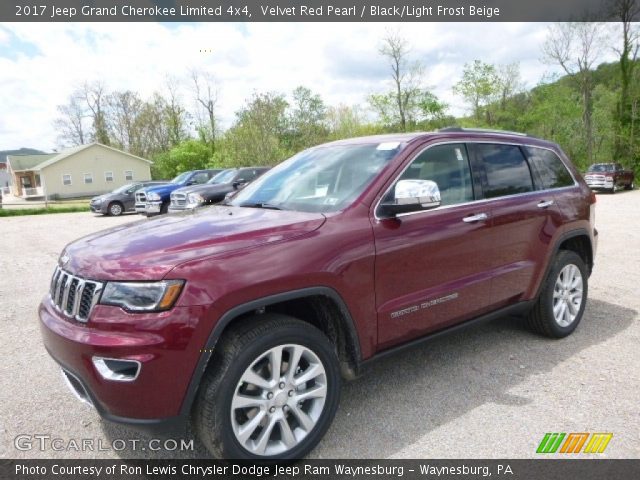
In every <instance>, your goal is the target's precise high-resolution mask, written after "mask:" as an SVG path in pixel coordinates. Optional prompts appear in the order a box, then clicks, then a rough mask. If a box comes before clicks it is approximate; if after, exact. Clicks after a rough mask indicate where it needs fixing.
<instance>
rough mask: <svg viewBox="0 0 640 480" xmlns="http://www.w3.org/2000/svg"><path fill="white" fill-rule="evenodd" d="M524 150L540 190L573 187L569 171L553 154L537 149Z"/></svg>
mask: <svg viewBox="0 0 640 480" xmlns="http://www.w3.org/2000/svg"><path fill="white" fill-rule="evenodd" d="M525 150H526V152H527V155H528V157H529V164H530V165H531V169H532V170H533V172H534V174H535V176H536V183H537V184H538V186H539V189H540V190H542V189H548V188H562V187H569V186H571V185H573V178H572V177H571V174H570V173H569V170H567V167H566V166H565V165H564V163H563V162H562V160H560V158H559V157H558V155H556V154H555V152H553V151H551V150H547V149H545V148H537V147H526V148H525Z"/></svg>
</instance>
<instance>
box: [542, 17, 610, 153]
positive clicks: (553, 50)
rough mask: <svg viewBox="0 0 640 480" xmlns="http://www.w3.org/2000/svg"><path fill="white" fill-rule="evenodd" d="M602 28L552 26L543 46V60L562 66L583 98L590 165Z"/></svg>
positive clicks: (584, 24) (574, 24) (593, 24)
mask: <svg viewBox="0 0 640 480" xmlns="http://www.w3.org/2000/svg"><path fill="white" fill-rule="evenodd" d="M603 36H604V35H603V29H602V25H601V24H600V23H596V22H570V23H556V24H553V25H551V26H550V27H549V31H548V35H547V39H546V41H545V43H544V45H543V47H542V51H543V55H544V60H545V61H547V62H548V63H555V64H557V65H559V66H560V67H561V68H562V69H563V70H564V72H565V73H566V74H567V75H568V76H569V77H571V78H572V79H573V80H574V82H575V84H576V85H577V87H578V90H579V91H580V95H581V97H582V122H583V126H584V132H585V143H586V146H587V160H588V163H589V164H591V163H593V146H594V140H593V121H592V119H593V89H594V82H593V74H592V69H593V67H594V65H595V63H596V61H597V60H598V59H599V58H600V54H601V48H602V45H603V43H604V41H603V40H604V38H603Z"/></svg>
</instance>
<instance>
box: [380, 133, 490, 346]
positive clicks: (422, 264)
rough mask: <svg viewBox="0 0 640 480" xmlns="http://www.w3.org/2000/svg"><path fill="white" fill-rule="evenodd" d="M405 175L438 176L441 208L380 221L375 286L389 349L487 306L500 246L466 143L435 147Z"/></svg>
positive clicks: (383, 336) (416, 159) (417, 158)
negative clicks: (491, 263)
mask: <svg viewBox="0 0 640 480" xmlns="http://www.w3.org/2000/svg"><path fill="white" fill-rule="evenodd" d="M402 179H423V180H432V181H435V182H436V183H437V184H438V187H439V189H440V192H441V198H442V204H441V206H440V207H438V208H435V209H432V210H425V211H420V212H413V213H410V214H401V215H399V216H397V217H395V218H378V216H377V215H376V218H375V219H373V221H372V224H373V232H374V237H375V247H376V263H375V288H376V307H377V311H378V340H379V342H378V343H379V345H380V348H381V349H384V348H388V347H390V346H392V345H394V344H397V343H401V342H404V341H406V340H410V339H411V338H415V337H419V336H421V335H424V334H426V333H429V332H432V331H435V330H439V329H442V328H445V327H447V326H449V325H452V324H455V323H458V322H461V321H463V320H465V319H468V318H471V317H473V316H476V315H478V314H480V313H482V312H483V311H485V310H486V307H487V303H488V301H489V295H490V287H491V275H490V272H488V269H487V259H488V255H489V254H490V253H491V251H492V245H491V243H490V242H489V241H488V235H489V224H490V217H489V215H488V214H487V211H486V205H484V204H482V202H476V201H475V200H476V198H477V196H476V194H475V193H474V185H473V181H472V177H471V169H470V165H469V158H468V155H467V149H466V146H465V144H464V143H447V144H441V145H434V146H430V147H427V148H426V149H424V150H423V151H422V152H420V153H418V154H417V155H416V156H415V157H414V158H413V160H412V161H411V163H410V164H409V165H408V167H407V168H406V169H405V170H404V171H403V172H402V173H401V174H400V175H398V177H397V178H396V179H395V180H394V183H393V184H392V186H391V187H390V189H389V190H388V191H387V193H386V194H385V195H384V196H383V198H382V201H385V200H386V199H387V197H390V198H392V196H393V194H394V188H395V184H396V183H397V181H398V180H402Z"/></svg>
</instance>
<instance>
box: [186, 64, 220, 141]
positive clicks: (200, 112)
mask: <svg viewBox="0 0 640 480" xmlns="http://www.w3.org/2000/svg"><path fill="white" fill-rule="evenodd" d="M191 79H192V81H193V85H194V90H195V100H196V121H197V122H198V125H197V129H198V133H199V134H200V136H201V138H202V139H203V140H204V141H206V142H207V143H209V144H210V145H211V148H212V150H214V149H215V143H216V128H217V123H216V106H217V103H218V88H217V85H216V81H215V78H214V77H213V75H211V74H209V73H206V72H201V71H198V70H193V71H192V72H191Z"/></svg>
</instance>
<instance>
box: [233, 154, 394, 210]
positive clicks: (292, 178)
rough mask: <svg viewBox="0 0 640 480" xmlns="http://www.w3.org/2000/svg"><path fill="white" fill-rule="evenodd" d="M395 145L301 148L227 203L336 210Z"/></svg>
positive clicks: (384, 162) (352, 196)
mask: <svg viewBox="0 0 640 480" xmlns="http://www.w3.org/2000/svg"><path fill="white" fill-rule="evenodd" d="M399 150H400V144H399V143H397V142H394V143H380V144H378V143H375V144H365V145H331V146H325V147H317V148H313V149H310V150H305V151H304V152H301V153H299V154H298V155H296V156H294V157H292V158H290V159H289V160H287V161H285V162H283V163H281V164H280V165H278V166H277V167H274V168H273V169H271V170H270V171H268V172H267V173H265V174H264V175H262V176H261V177H260V178H259V179H257V180H255V181H254V182H253V183H251V184H249V186H247V187H246V188H245V189H244V190H242V191H241V192H239V193H238V194H237V195H236V196H235V197H234V198H233V200H232V201H230V202H229V204H230V205H233V206H237V207H266V208H269V207H271V208H278V209H282V210H298V211H303V212H321V213H324V212H334V211H338V210H341V209H343V208H345V207H347V206H348V205H349V204H351V203H352V202H353V201H354V200H355V199H356V198H357V197H358V196H359V195H360V194H361V193H362V192H363V191H364V189H365V188H366V187H367V185H369V183H371V181H372V180H373V178H374V177H375V176H376V175H377V174H378V173H379V172H380V171H381V170H382V168H383V167H384V166H385V165H387V163H388V162H389V161H390V160H391V159H392V158H393V157H394V156H395V155H396V153H398V151H399Z"/></svg>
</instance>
